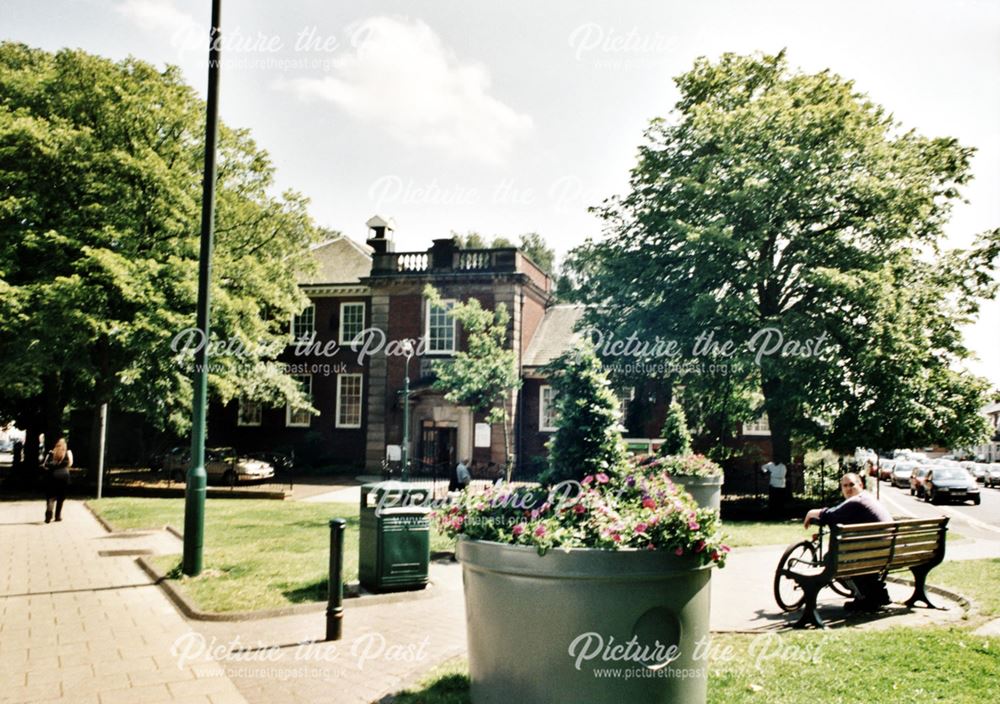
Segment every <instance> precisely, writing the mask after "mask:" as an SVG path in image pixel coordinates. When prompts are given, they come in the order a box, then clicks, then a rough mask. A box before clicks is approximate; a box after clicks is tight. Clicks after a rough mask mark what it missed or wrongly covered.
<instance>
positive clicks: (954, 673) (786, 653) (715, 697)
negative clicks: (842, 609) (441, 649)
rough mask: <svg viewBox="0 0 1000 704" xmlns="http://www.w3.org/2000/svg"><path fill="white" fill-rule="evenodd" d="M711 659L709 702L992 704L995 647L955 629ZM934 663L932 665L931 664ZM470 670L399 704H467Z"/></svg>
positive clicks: (443, 673)
mask: <svg viewBox="0 0 1000 704" xmlns="http://www.w3.org/2000/svg"><path fill="white" fill-rule="evenodd" d="M712 647H713V650H714V651H715V653H717V654H718V655H717V656H716V657H715V658H713V659H711V660H710V673H709V683H708V701H709V702H710V703H711V704H729V703H731V702H759V703H760V704H802V702H810V701H812V702H823V704H855V703H856V702H893V704H896V703H897V702H949V703H950V704H959V703H965V702H968V703H969V704H972V703H973V702H986V701H993V698H992V695H990V694H989V691H990V689H991V686H992V685H991V682H996V681H997V678H1000V648H998V647H997V644H996V642H995V641H994V642H993V643H991V642H990V640H989V638H985V637H980V636H973V635H972V634H971V632H969V631H967V630H963V629H959V628H921V629H916V628H895V629H891V630H888V631H849V630H841V631H832V632H828V633H825V632H822V631H804V632H803V631H798V632H793V633H782V634H771V635H767V636H762V635H747V634H717V635H716V636H714V637H713V639H712ZM932 664H933V665H932ZM468 702H469V679H468V666H467V663H466V661H465V660H464V659H457V660H452V661H450V662H448V663H445V664H444V665H442V666H441V667H439V668H437V669H435V670H433V671H432V672H430V673H429V674H428V676H427V678H426V679H425V680H423V681H422V682H420V683H419V684H418V685H416V686H415V687H413V688H411V689H408V690H406V691H404V692H402V693H400V694H399V695H397V697H396V699H395V703H396V704H467V703H468Z"/></svg>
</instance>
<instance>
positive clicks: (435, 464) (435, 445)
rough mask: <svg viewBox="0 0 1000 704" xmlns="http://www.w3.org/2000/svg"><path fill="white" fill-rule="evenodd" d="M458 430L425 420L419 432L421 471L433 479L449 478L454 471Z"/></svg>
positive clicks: (456, 460)
mask: <svg viewBox="0 0 1000 704" xmlns="http://www.w3.org/2000/svg"><path fill="white" fill-rule="evenodd" d="M457 445H458V428H456V427H454V426H451V425H449V426H442V425H441V424H435V423H434V421H430V420H425V421H424V422H423V425H422V427H421V432H420V459H421V463H420V464H421V470H422V471H424V472H426V473H427V474H430V475H432V476H434V477H450V476H451V473H452V472H454V471H455V465H456V464H457V462H458V458H457Z"/></svg>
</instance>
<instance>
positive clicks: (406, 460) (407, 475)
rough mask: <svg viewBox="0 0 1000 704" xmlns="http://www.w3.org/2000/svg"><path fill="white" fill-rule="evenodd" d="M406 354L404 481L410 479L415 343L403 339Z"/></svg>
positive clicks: (404, 380)
mask: <svg viewBox="0 0 1000 704" xmlns="http://www.w3.org/2000/svg"><path fill="white" fill-rule="evenodd" d="M403 354H404V355H405V356H406V376H404V377H403V452H402V457H403V470H402V478H403V481H404V482H408V481H410V360H411V359H413V343H412V342H410V341H409V340H404V341H403Z"/></svg>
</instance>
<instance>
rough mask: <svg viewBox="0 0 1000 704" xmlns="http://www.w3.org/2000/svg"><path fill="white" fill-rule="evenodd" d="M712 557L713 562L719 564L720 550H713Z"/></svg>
mask: <svg viewBox="0 0 1000 704" xmlns="http://www.w3.org/2000/svg"><path fill="white" fill-rule="evenodd" d="M711 557H712V561H713V562H718V561H719V551H718V550H713V551H712V555H711Z"/></svg>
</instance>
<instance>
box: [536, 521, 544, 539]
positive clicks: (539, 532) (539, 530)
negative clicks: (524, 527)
mask: <svg viewBox="0 0 1000 704" xmlns="http://www.w3.org/2000/svg"><path fill="white" fill-rule="evenodd" d="M535 535H537V536H538V537H539V538H541V537H542V536H543V535H545V524H544V523H543V524H541V525H540V526H538V527H537V528H535Z"/></svg>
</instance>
